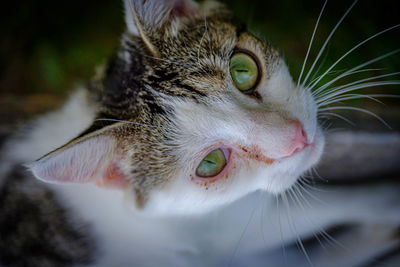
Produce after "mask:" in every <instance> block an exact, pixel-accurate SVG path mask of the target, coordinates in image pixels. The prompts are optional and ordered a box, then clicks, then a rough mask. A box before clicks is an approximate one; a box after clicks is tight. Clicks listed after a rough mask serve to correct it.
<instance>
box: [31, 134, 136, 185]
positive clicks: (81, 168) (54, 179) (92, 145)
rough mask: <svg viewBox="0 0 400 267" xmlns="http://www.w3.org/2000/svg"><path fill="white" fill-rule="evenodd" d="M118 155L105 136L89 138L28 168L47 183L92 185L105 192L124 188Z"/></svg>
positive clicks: (123, 177)
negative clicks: (102, 188)
mask: <svg viewBox="0 0 400 267" xmlns="http://www.w3.org/2000/svg"><path fill="white" fill-rule="evenodd" d="M122 153H123V152H121V151H119V150H118V149H116V147H115V141H114V139H113V138H111V137H108V136H97V137H92V138H89V139H87V140H84V141H82V142H79V143H76V144H72V145H70V146H68V147H66V148H64V149H62V150H59V151H55V152H53V153H51V154H49V155H47V156H46V157H44V158H42V159H40V160H38V161H37V162H34V163H33V164H31V165H30V166H29V168H30V170H31V171H32V172H33V174H34V175H35V176H36V177H37V178H38V179H40V180H42V181H45V182H48V183H95V184H96V185H97V186H101V187H107V188H124V187H125V186H127V185H128V179H127V176H126V175H125V174H124V172H123V171H122V169H121V167H120V166H119V164H118V161H119V159H121V158H122V156H123V155H122Z"/></svg>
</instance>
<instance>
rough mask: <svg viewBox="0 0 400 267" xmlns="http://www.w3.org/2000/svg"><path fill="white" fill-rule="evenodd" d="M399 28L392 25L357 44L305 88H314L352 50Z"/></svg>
mask: <svg viewBox="0 0 400 267" xmlns="http://www.w3.org/2000/svg"><path fill="white" fill-rule="evenodd" d="M399 26H400V24H397V25H394V26H392V27H390V28H387V29H385V30H383V31H380V32H378V33H376V34H374V35H372V36H371V37H369V38H367V39H365V40H364V41H362V42H361V43H359V44H358V45H356V46H354V47H353V48H351V49H350V50H349V51H347V52H346V53H345V54H344V55H343V56H341V57H340V58H339V59H338V60H336V62H335V63H333V64H332V66H330V67H329V68H328V69H327V70H326V72H325V73H324V74H322V75H321V77H320V78H319V79H318V80H317V81H315V82H314V83H313V84H312V85H311V86H307V87H309V88H310V90H312V88H314V87H315V85H316V84H318V82H319V81H320V80H321V79H322V78H324V77H325V75H326V74H327V73H328V72H329V71H330V70H331V69H333V68H334V67H335V66H336V65H337V64H338V63H339V62H340V61H342V60H343V59H344V58H345V57H346V56H348V55H349V54H350V53H352V52H353V51H354V50H356V49H357V48H359V47H360V46H362V45H363V44H365V43H366V42H368V41H370V40H372V39H374V38H376V37H378V36H379V35H382V34H384V33H385V32H388V31H390V30H393V29H395V28H398V27H399Z"/></svg>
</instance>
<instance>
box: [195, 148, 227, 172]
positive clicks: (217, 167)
mask: <svg viewBox="0 0 400 267" xmlns="http://www.w3.org/2000/svg"><path fill="white" fill-rule="evenodd" d="M226 161H227V160H226V157H225V154H224V152H223V151H222V150H221V149H220V148H219V149H215V150H213V151H211V152H210V153H208V155H207V156H205V157H204V158H203V160H202V161H201V162H200V164H199V166H198V167H197V169H196V175H197V176H199V177H203V178H209V177H214V176H217V175H218V174H219V173H221V172H222V170H223V169H224V168H225V166H226V163H227V162H226Z"/></svg>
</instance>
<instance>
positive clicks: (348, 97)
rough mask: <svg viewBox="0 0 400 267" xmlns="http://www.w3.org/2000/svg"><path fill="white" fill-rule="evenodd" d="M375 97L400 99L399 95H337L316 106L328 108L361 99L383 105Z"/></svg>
mask: <svg viewBox="0 0 400 267" xmlns="http://www.w3.org/2000/svg"><path fill="white" fill-rule="evenodd" d="M377 97H379V98H400V95H388V94H365V95H361V94H346V95H345V96H343V95H339V96H337V97H334V98H332V99H329V100H328V101H325V102H321V103H320V104H319V105H318V106H319V107H322V106H328V105H331V104H333V103H338V102H342V101H347V100H353V99H363V98H367V99H370V100H372V101H375V102H377V103H379V104H382V105H384V103H383V102H382V101H380V100H379V99H377Z"/></svg>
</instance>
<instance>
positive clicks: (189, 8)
mask: <svg viewBox="0 0 400 267" xmlns="http://www.w3.org/2000/svg"><path fill="white" fill-rule="evenodd" d="M172 10H173V12H174V13H175V14H176V15H177V16H180V17H190V16H192V15H193V14H194V13H195V11H196V4H195V3H194V2H192V1H188V0H175V1H174V7H173V9H172Z"/></svg>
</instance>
